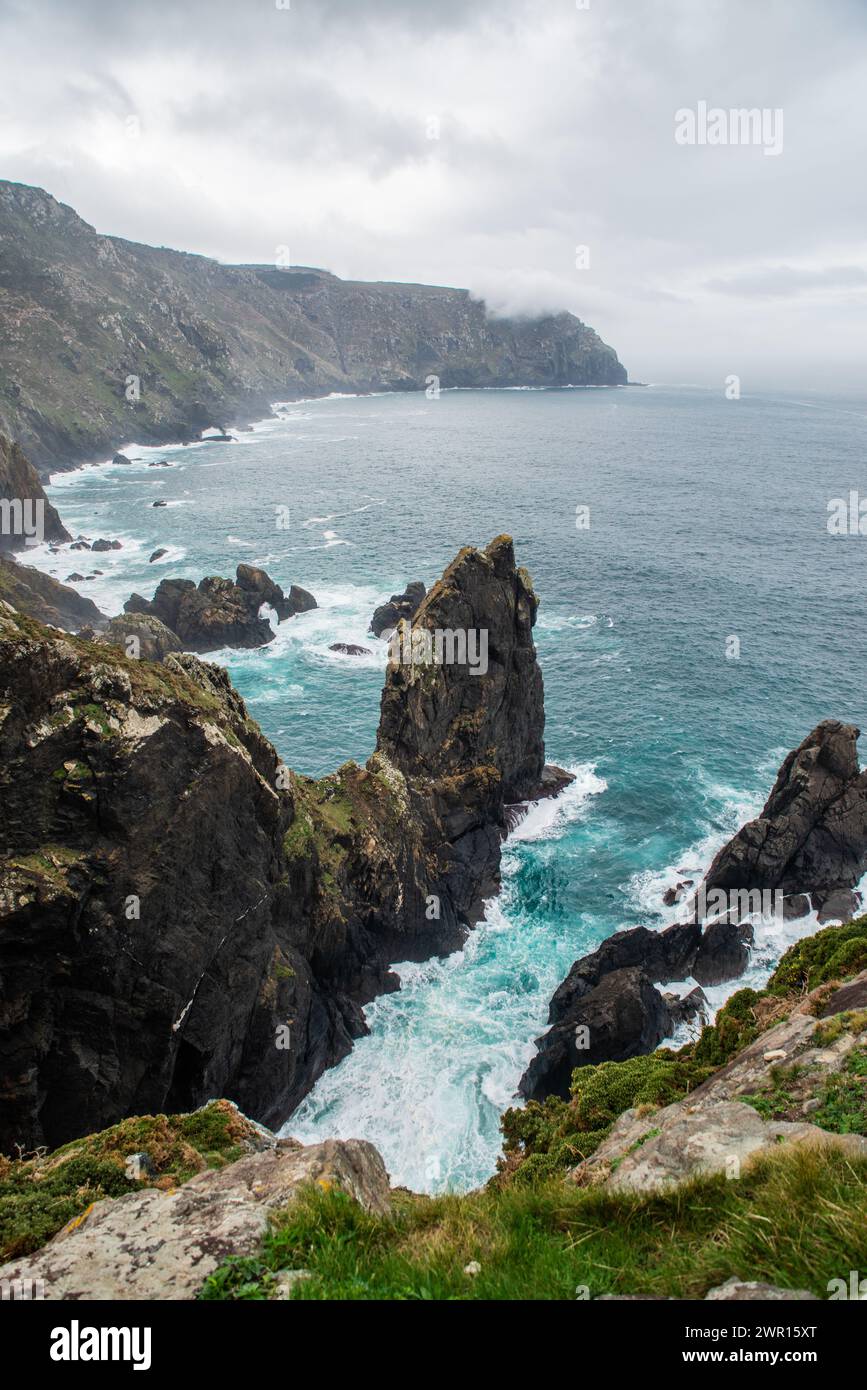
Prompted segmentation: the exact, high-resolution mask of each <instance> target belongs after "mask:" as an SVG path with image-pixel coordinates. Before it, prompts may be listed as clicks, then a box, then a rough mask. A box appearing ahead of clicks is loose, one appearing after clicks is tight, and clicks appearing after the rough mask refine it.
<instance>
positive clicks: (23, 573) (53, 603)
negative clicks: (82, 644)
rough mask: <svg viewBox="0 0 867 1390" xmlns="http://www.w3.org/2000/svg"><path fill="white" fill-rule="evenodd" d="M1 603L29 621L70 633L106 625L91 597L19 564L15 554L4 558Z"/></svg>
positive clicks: (0, 574) (0, 558)
mask: <svg viewBox="0 0 867 1390" xmlns="http://www.w3.org/2000/svg"><path fill="white" fill-rule="evenodd" d="M0 600H4V601H5V602H6V603H8V604H10V605H11V607H12V608H14V609H16V610H17V611H18V612H19V613H24V614H25V615H26V616H27V617H28V618H36V619H37V620H38V621H39V622H40V623H47V624H49V625H50V626H51V627H59V628H63V629H65V630H66V631H67V632H78V631H79V629H80V628H82V627H85V626H91V627H93V628H94V629H96V628H101V627H104V626H105V622H106V619H105V616H104V614H102V613H101V612H100V611H99V609H98V608H97V606H96V604H95V603H93V602H92V601H91V599H89V598H84V597H82V595H81V594H79V593H76V591H75V589H68V588H67V587H66V585H65V584H60V583H58V581H57V580H56V579H52V578H51V576H50V575H48V574H43V572H42V570H37V569H33V568H32V567H31V566H30V565H19V564H18V563H17V562H16V561H15V560H13V559H12V557H11V555H0Z"/></svg>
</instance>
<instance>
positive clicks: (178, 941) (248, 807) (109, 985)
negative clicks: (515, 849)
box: [0, 541, 544, 1151]
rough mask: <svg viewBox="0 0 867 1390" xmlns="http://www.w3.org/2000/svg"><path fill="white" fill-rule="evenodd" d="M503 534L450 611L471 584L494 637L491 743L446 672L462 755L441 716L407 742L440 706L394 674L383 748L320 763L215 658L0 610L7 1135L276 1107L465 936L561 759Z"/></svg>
mask: <svg viewBox="0 0 867 1390" xmlns="http://www.w3.org/2000/svg"><path fill="white" fill-rule="evenodd" d="M490 550H491V548H489V552H481V553H478V552H469V553H465V554H464V556H463V557H462V559H461V562H460V575H459V578H460V580H461V582H460V584H459V585H458V586H455V585H453V584H452V582H451V580H449V582H448V583H447V584H444V585H443V587H442V589H441V590H440V592H439V593H438V594H437V596H436V609H435V612H436V613H437V616H438V618H439V619H441V620H442V621H444V622H446V623H447V624H448V626H450V627H455V626H457V621H458V617H459V615H460V614H464V613H466V612H467V607H466V604H467V596H468V594H469V593H472V595H473V601H474V604H475V606H474V608H473V617H474V619H475V620H476V621H477V623H478V625H479V626H486V627H490V628H491V629H492V630H496V631H497V633H498V641H499V644H500V645H499V648H498V651H499V653H501V656H500V657H499V660H501V661H505V663H506V665H505V669H504V670H502V671H500V670H498V669H496V668H494V669H493V681H494V686H493V693H494V694H496V695H497V697H498V698H499V699H500V705H501V708H500V711H499V712H498V713H497V716H496V718H495V719H493V720H492V722H491V726H490V729H489V731H488V742H486V743H482V742H481V734H480V735H479V738H478V739H477V738H476V737H467V736H466V730H465V728H464V726H463V724H462V723H461V722H460V715H461V712H462V710H463V708H464V705H463V701H462V700H461V699H460V697H459V693H458V691H457V690H456V687H459V686H460V684H461V680H462V679H465V680H466V681H469V682H473V681H477V679H478V678H476V677H473V676H471V675H468V674H466V675H465V676H463V677H461V676H459V675H457V673H456V672H454V671H452V672H450V673H449V685H450V689H451V691H452V697H453V705H452V708H453V711H454V715H453V717H454V719H455V721H456V727H455V729H454V730H451V729H450V728H449V727H448V726H447V725H444V724H442V723H441V722H438V723H437V728H439V729H440V730H441V731H442V735H443V739H444V741H445V745H446V753H445V755H444V754H443V750H442V748H440V747H438V746H437V745H436V744H435V742H434V740H433V739H432V737H431V730H430V728H429V727H428V726H426V725H425V723H424V722H422V723H421V724H420V725H419V727H418V731H417V747H416V748H414V747H413V737H414V735H413V731H412V729H411V727H409V725H408V722H407V720H406V719H405V718H403V717H401V714H400V705H401V703H402V702H405V705H404V710H405V711H407V710H409V709H410V708H413V709H419V710H421V711H423V710H424V708H425V707H424V705H423V704H418V705H417V704H416V701H415V696H414V694H413V690H414V686H413V683H412V682H410V683H409V684H406V683H404V682H402V681H399V680H397V678H396V673H391V675H390V677H389V678H388V680H389V682H390V684H388V685H387V691H386V695H385V696H384V700H383V703H384V707H385V712H384V716H383V724H382V727H381V730H380V735H381V737H380V739H379V743H380V747H379V750H378V751H377V752H376V753H374V754H373V756H372V757H371V758H370V759H369V760H368V763H367V765H366V766H365V767H364V768H360V767H358V766H356V765H355V764H353V763H348V764H345V765H344V766H343V767H341V768H340V769H339V771H338V772H336V773H334V774H333V775H332V776H330V777H326V778H322V779H321V780H319V781H313V780H311V779H309V778H305V777H300V776H297V775H295V774H293V773H291V772H289V770H288V769H286V768H284V767H282V765H281V764H280V762H279V760H278V757H277V754H276V752H275V751H274V749H273V748H272V746H271V745H270V744H269V743H268V742H267V740H266V739H265V738H264V737H263V736H262V735H261V733H260V731H259V730H258V728H257V726H256V725H255V724H254V723H253V721H252V720H250V719H249V718H248V717H247V712H246V708H245V706H244V703H243V701H242V700H241V698H240V696H239V695H238V694H237V692H236V691H235V690H234V689H233V687H232V685H231V682H230V680H229V678H228V675H227V673H226V672H225V671H224V670H222V669H221V668H220V667H218V666H214V665H209V664H207V663H204V662H202V661H200V660H199V659H198V658H197V657H196V656H194V655H191V654H189V653H183V654H179V653H170V654H169V655H168V656H166V657H165V660H164V662H163V664H162V666H160V667H158V668H155V667H154V666H153V665H151V664H150V663H149V662H146V661H136V660H128V659H127V658H126V657H125V656H124V655H123V654H122V652H121V650H120V649H119V648H115V647H112V646H111V645H109V644H101V645H99V646H94V645H93V644H86V643H83V642H78V641H76V640H75V639H74V638H69V637H65V636H64V637H60V636H58V635H57V634H53V633H52V632H51V631H49V630H48V629H45V628H37V629H34V627H33V625H32V624H30V623H29V622H27V623H25V622H23V620H20V619H18V618H17V617H16V616H15V615H14V614H12V613H10V612H9V611H8V610H0V703H2V707H3V710H4V711H5V714H4V717H3V718H2V720H0V768H2V769H3V778H4V782H3V795H2V797H0V850H3V853H2V854H0V977H2V980H3V1002H2V1012H0V1094H2V1096H3V1106H2V1107H0V1149H2V1150H4V1151H8V1150H10V1149H12V1148H14V1145H15V1144H16V1143H21V1144H22V1145H24V1147H25V1148H27V1149H33V1148H34V1147H36V1146H38V1145H41V1144H49V1145H50V1146H52V1147H56V1146H57V1145H59V1144H62V1143H65V1142H66V1141H68V1140H70V1139H72V1138H74V1137H76V1136H77V1135H80V1134H82V1133H92V1132H95V1131H98V1130H101V1129H104V1128H105V1127H106V1126H107V1125H110V1124H113V1123H115V1122H116V1121H117V1120H119V1119H121V1118H123V1117H124V1116H125V1115H129V1114H131V1113H136V1114H141V1113H142V1112H144V1111H147V1112H150V1113H154V1114H157V1113H165V1112H173V1111H179V1110H184V1111H186V1110H190V1109H193V1108H195V1107H196V1106H197V1105H201V1104H202V1103H204V1102H205V1101H207V1100H208V1099H209V1098H210V1097H212V1096H214V1095H221V1096H228V1097H229V1098H230V1099H233V1100H235V1101H237V1102H238V1103H239V1104H241V1105H242V1107H243V1109H244V1110H245V1112H246V1113H247V1114H251V1115H254V1116H255V1117H256V1118H257V1119H258V1120H262V1121H264V1122H266V1123H268V1124H275V1123H283V1121H285V1120H286V1118H287V1117H288V1115H289V1114H290V1113H291V1111H292V1109H293V1108H294V1106H295V1105H297V1103H298V1102H299V1101H300V1100H301V1098H302V1097H303V1096H304V1095H305V1094H306V1093H307V1091H308V1090H309V1089H310V1087H311V1085H312V1084H313V1083H314V1082H315V1080H316V1079H317V1077H318V1076H319V1075H320V1074H321V1072H322V1071H323V1070H324V1069H325V1068H326V1067H328V1066H331V1065H332V1064H333V1063H334V1062H335V1061H338V1060H339V1059H340V1058H341V1057H343V1056H345V1055H346V1053H347V1052H348V1051H349V1049H350V1048H351V1046H352V1042H353V1040H354V1039H355V1038H357V1037H359V1036H361V1035H362V1034H363V1033H364V1032H365V1030H366V1024H365V1019H364V1014H363V1007H364V1005H365V1004H367V1003H368V1002H370V1000H371V999H373V998H374V997H375V996H376V995H377V994H379V993H382V992H383V991H386V990H389V989H394V988H396V987H397V984H398V981H397V979H396V977H395V975H394V974H393V973H392V971H391V969H390V966H391V963H392V962H393V961H396V960H424V959H427V958H428V957H430V956H431V955H434V954H446V953H448V952H450V951H453V950H455V949H457V948H458V947H459V946H460V945H461V944H462V943H463V942H464V940H465V938H466V934H467V931H468V929H469V927H470V925H471V924H472V923H473V922H474V921H476V920H477V919H478V918H479V917H480V916H481V913H482V910H483V903H484V900H485V899H486V898H487V897H489V896H490V894H491V893H492V892H493V891H495V889H496V887H497V884H498V877H499V865H500V855H501V843H502V838H501V837H502V830H503V825H504V809H505V801H504V793H505V788H506V786H507V785H510V786H516V785H517V786H518V787H519V788H520V790H521V791H522V792H529V791H530V790H531V789H532V777H531V773H532V772H533V771H534V770H537V769H540V767H541V764H542V760H543V758H544V748H543V744H542V719H543V711H542V700H541V693H542V692H541V677H540V676H539V674H538V670H537V668H536V665H535V654H534V653H533V650H532V646H531V645H529V643H528V641H527V640H525V639H527V638H528V630H527V623H526V610H527V600H526V591H527V585H528V583H529V581H528V580H526V579H521V578H520V577H519V573H518V571H516V570H515V568H514V561H513V560H512V561H511V564H510V563H509V560H510V559H511V545H510V544H506V543H504V542H502V541H500V542H498V543H497V544H496V545H495V546H494V547H493V552H494V557H495V558H492V555H491V554H490ZM447 573H449V572H447ZM464 580H466V583H465V582H464ZM471 580H472V583H470V581H471ZM224 582H228V581H224ZM190 587H191V586H190ZM188 592H189V588H187V589H184V588H183V587H182V589H181V593H180V595H179V596H178V601H179V602H180V600H181V599H182V598H183V596H184V594H186V593H188ZM238 592H239V593H242V592H243V591H240V590H239V591H238ZM434 593H435V594H436V590H434ZM142 602H144V601H142ZM450 604H453V605H454V617H452V616H451V614H450V608H449V605H450ZM147 606H148V605H145V607H147ZM517 670H520V671H521V672H522V674H523V678H524V679H523V680H522V681H517V680H516V679H514V674H515V672H516V671H517ZM509 675H510V676H511V677H512V679H511V682H510V688H509V693H508V698H504V695H505V690H504V683H505V681H506V680H507V678H508V676H509ZM444 680H445V678H444V674H443V672H441V671H440V672H433V673H429V678H428V691H429V694H430V698H431V699H432V700H434V701H435V700H437V699H438V695H437V689H438V683H439V682H440V681H443V682H444ZM522 692H523V699H524V700H525V701H526V705H523V704H522ZM395 729H400V731H401V737H400V741H399V745H395V743H394V742H393V733H394V730H395ZM492 736H496V737H497V738H502V739H504V740H505V752H504V753H503V754H502V757H500V755H499V753H498V750H496V749H492V748H491V745H490V738H491V737H492ZM392 750H394V752H395V754H396V756H397V757H399V758H400V759H402V760H403V761H404V762H405V765H406V766H407V767H410V766H411V767H414V768H416V769H417V772H416V774H415V775H414V776H410V775H408V774H407V773H406V772H405V771H404V768H403V767H402V766H400V765H399V764H398V762H397V761H395V760H393V759H392V758H391V756H390V752H391V751H392ZM481 758H484V759H485V760H486V761H485V762H483V763H481V764H480V762H479V760H480V759H481ZM537 775H538V771H537ZM131 898H132V900H133V901H132V906H133V907H134V909H135V910H134V911H133V912H132V913H130V905H131V904H130V899H131ZM434 899H435V900H436V902H437V905H438V913H437V915H435V916H432V915H431V913H430V910H429V909H430V905H431V901H432V900H434Z"/></svg>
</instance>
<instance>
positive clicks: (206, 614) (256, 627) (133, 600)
mask: <svg viewBox="0 0 867 1390" xmlns="http://www.w3.org/2000/svg"><path fill="white" fill-rule="evenodd" d="M264 604H267V605H268V606H269V607H271V608H273V609H274V611H275V612H276V614H277V618H278V620H279V621H280V622H283V621H284V620H285V619H286V618H291V617H293V616H294V615H295V614H296V613H305V612H307V611H309V609H311V608H315V607H316V600H315V598H314V597H313V595H312V594H308V592H307V590H306V589H301V588H299V587H298V586H297V585H296V584H293V585H292V587H291V589H290V590H289V593H288V595H286V594H284V593H283V590H282V589H281V588H280V585H279V584H275V583H274V580H273V579H271V578H270V576H269V575H267V574H266V573H265V571H264V570H261V569H255V568H253V566H251V565H239V566H238V570H237V575H236V579H235V580H234V581H233V580H231V579H220V578H218V577H216V576H211V577H210V578H208V579H202V580H201V581H200V582H199V585H198V587H197V586H196V585H195V584H194V583H193V581H192V580H191V579H163V580H162V581H161V582H160V584H159V587H158V588H157V591H156V593H155V594H154V596H153V598H152V599H150V600H148V599H145V598H142V596H141V594H131V595H130V597H129V598H128V599H127V601H126V603H125V604H124V609H125V610H126V612H127V613H128V614H130V613H131V614H137V615H147V616H149V617H153V618H157V619H158V620H159V621H160V622H161V623H163V624H164V625H165V626H166V627H167V628H169V629H170V630H171V631H172V632H173V633H174V634H175V636H176V637H177V638H178V639H179V642H180V644H181V646H182V647H183V648H184V649H185V650H187V651H194V652H214V651H219V650H220V648H221V647H262V646H264V645H265V643H266V642H272V641H273V640H274V630H273V628H272V627H271V624H270V623H269V622H268V619H267V618H260V617H259V611H260V609H261V608H262V606H263V605H264Z"/></svg>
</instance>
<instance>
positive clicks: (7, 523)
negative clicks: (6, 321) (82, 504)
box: [0, 311, 72, 552]
mask: <svg viewBox="0 0 867 1390" xmlns="http://www.w3.org/2000/svg"><path fill="white" fill-rule="evenodd" d="M0 312H2V311H0ZM71 539H72V537H71V536H70V534H69V532H68V531H67V530H66V528H65V526H64V525H63V523H62V522H61V520H60V517H59V516H58V515H57V512H56V511H55V509H54V507H52V505H51V503H50V502H49V501H48V498H47V497H46V496H45V491H44V489H43V487H42V483H41V482H40V480H39V474H38V473H37V472H36V469H35V468H34V467H33V465H32V463H30V461H29V459H27V458H26V457H25V456H24V454H23V452H22V451H21V449H20V448H19V447H18V445H17V444H12V443H10V441H9V440H8V439H6V438H5V437H4V436H3V435H2V434H0V552H3V551H10V550H26V549H27V546H28V544H39V543H41V542H42V541H68V540H71Z"/></svg>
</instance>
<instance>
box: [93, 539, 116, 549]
mask: <svg viewBox="0 0 867 1390" xmlns="http://www.w3.org/2000/svg"><path fill="white" fill-rule="evenodd" d="M90 548H91V550H122V549H123V546H122V545H121V543H120V541H106V540H98V541H94V542H93V545H92V546H91V547H90Z"/></svg>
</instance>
